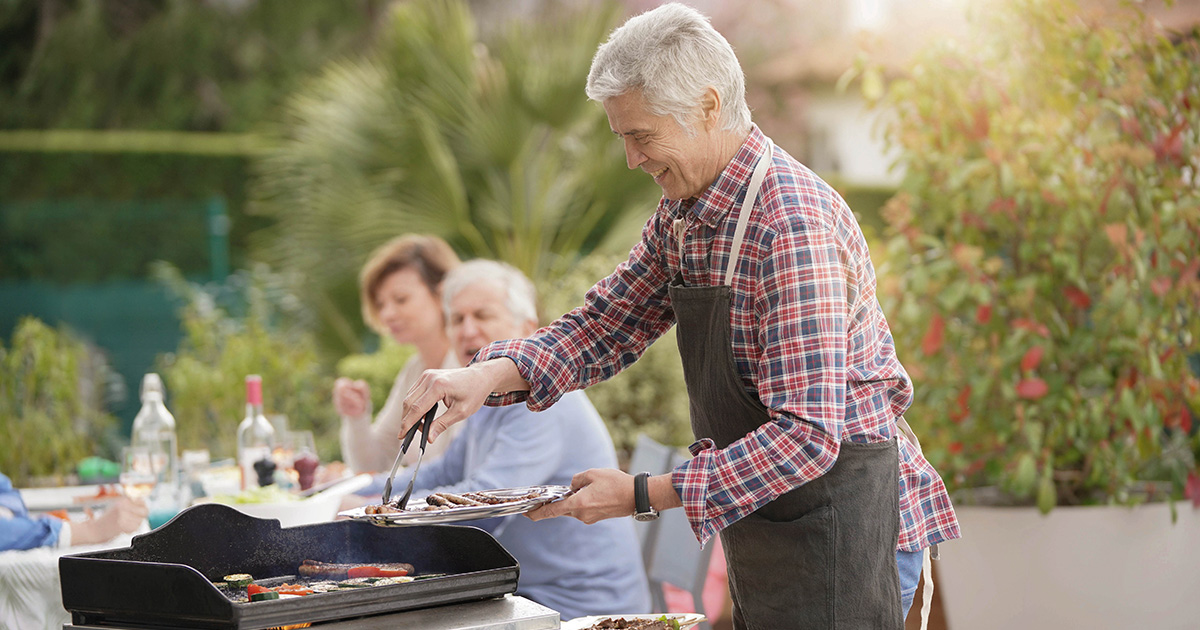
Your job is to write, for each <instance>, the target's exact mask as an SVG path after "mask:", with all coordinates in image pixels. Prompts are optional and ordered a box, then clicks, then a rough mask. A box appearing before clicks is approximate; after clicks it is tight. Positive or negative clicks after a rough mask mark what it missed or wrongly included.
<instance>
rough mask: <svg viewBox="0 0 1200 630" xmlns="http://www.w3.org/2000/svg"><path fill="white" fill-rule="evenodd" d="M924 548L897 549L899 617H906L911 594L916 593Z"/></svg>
mask: <svg viewBox="0 0 1200 630" xmlns="http://www.w3.org/2000/svg"><path fill="white" fill-rule="evenodd" d="M924 554H925V550H924V549H922V550H921V551H897V552H896V569H897V570H899V572H900V610H901V617H904V618H907V617H908V609H909V608H911V607H912V603H913V596H915V595H916V594H917V582H919V581H920V580H921V561H922V560H923V559H924Z"/></svg>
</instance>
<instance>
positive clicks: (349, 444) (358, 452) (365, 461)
mask: <svg viewBox="0 0 1200 630" xmlns="http://www.w3.org/2000/svg"><path fill="white" fill-rule="evenodd" d="M414 361H417V359H416V357H413V358H412V359H409V361H408V363H406V364H405V365H404V367H403V368H402V369H401V370H400V373H399V374H397V375H396V381H395V383H393V385H392V389H391V391H390V392H388V397H387V402H385V403H384V404H383V409H381V410H380V411H379V414H378V415H377V416H376V417H375V419H374V422H372V418H371V411H372V408H371V390H370V387H369V386H368V385H367V383H366V382H364V381H361V380H357V381H352V380H350V379H348V378H345V377H343V378H339V379H337V381H336V382H335V383H334V386H333V406H334V408H335V409H337V412H338V415H340V416H341V419H342V426H341V430H340V433H339V437H340V439H341V444H342V459H343V460H345V462H346V465H347V466H349V467H350V469H351V470H353V471H354V472H360V473H361V472H379V471H386V470H391V468H392V462H393V460H394V459H395V458H396V451H398V450H399V449H400V443H399V441H398V440H397V439H396V433H397V432H398V428H397V427H398V426H399V420H400V418H399V416H400V402H401V401H402V400H403V399H404V394H405V393H406V392H407V391H408V388H409V387H410V386H411V385H412V383H413V380H414V379H415V378H416V376H417V375H418V374H420V370H419V369H417V368H418V367H419V362H418V363H414ZM393 416H394V417H393ZM393 447H394V448H393Z"/></svg>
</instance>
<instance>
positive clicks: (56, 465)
mask: <svg viewBox="0 0 1200 630" xmlns="http://www.w3.org/2000/svg"><path fill="white" fill-rule="evenodd" d="M105 369H106V368H105V366H104V364H103V362H101V361H98V360H96V357H95V356H94V355H93V353H92V352H90V351H89V350H88V348H87V346H85V345H84V344H83V342H81V341H79V340H78V339H76V338H75V337H74V336H73V335H72V334H71V333H70V332H68V331H67V330H65V329H57V330H56V329H54V328H50V327H48V326H46V325H45V324H43V323H42V322H41V321H39V320H37V319H35V318H32V317H27V318H24V319H22V320H21V322H20V323H19V324H18V325H17V327H16V330H15V331H14V332H13V338H12V344H11V346H10V347H9V348H8V349H7V350H5V348H4V346H3V345H2V344H0V434H2V435H4V436H5V437H4V448H2V449H0V470H2V471H4V474H6V475H8V476H9V477H11V478H12V480H13V483H14V484H15V485H18V486H22V485H28V484H29V483H30V482H31V481H33V478H34V477H39V476H54V477H56V478H57V483H65V478H66V475H68V474H70V473H71V472H73V471H74V468H75V465H76V464H78V463H79V461H80V460H81V459H83V458H84V457H87V456H89V455H95V454H108V453H96V452H95V451H94V448H93V447H94V446H96V444H97V442H108V441H109V436H108V432H109V431H111V430H112V428H113V427H114V425H115V424H116V421H115V419H114V418H113V417H112V416H109V415H108V414H106V413H103V412H102V411H101V409H102V406H103V402H102V400H100V397H101V390H102V383H103V382H104V380H105V374H104V370H105ZM108 455H110V456H111V454H108Z"/></svg>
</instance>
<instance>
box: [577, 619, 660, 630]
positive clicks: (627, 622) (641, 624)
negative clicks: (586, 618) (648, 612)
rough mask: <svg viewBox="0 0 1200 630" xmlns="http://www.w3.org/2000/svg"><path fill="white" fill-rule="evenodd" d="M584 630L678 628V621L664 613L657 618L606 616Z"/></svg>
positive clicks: (655, 629) (658, 629) (657, 629)
mask: <svg viewBox="0 0 1200 630" xmlns="http://www.w3.org/2000/svg"><path fill="white" fill-rule="evenodd" d="M584 630H679V621H678V620H675V619H671V618H669V617H667V616H666V615H663V616H662V617H659V618H658V619H645V618H640V619H625V618H624V617H607V618H605V619H601V620H600V621H597V622H596V623H594V624H592V625H590V626H588V627H587V628H585V629H584Z"/></svg>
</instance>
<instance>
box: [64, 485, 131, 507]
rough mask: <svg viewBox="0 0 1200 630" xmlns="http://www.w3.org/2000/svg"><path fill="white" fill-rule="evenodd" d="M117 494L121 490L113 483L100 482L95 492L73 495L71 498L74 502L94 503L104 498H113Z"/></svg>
mask: <svg viewBox="0 0 1200 630" xmlns="http://www.w3.org/2000/svg"><path fill="white" fill-rule="evenodd" d="M119 496H121V491H120V490H118V489H117V486H116V485H115V484H101V485H100V486H99V487H98V488H96V493H95V494H88V495H84V496H80V497H74V498H73V499H72V500H73V501H74V502H76V503H94V502H97V501H104V500H106V499H115V498H117V497H119Z"/></svg>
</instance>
